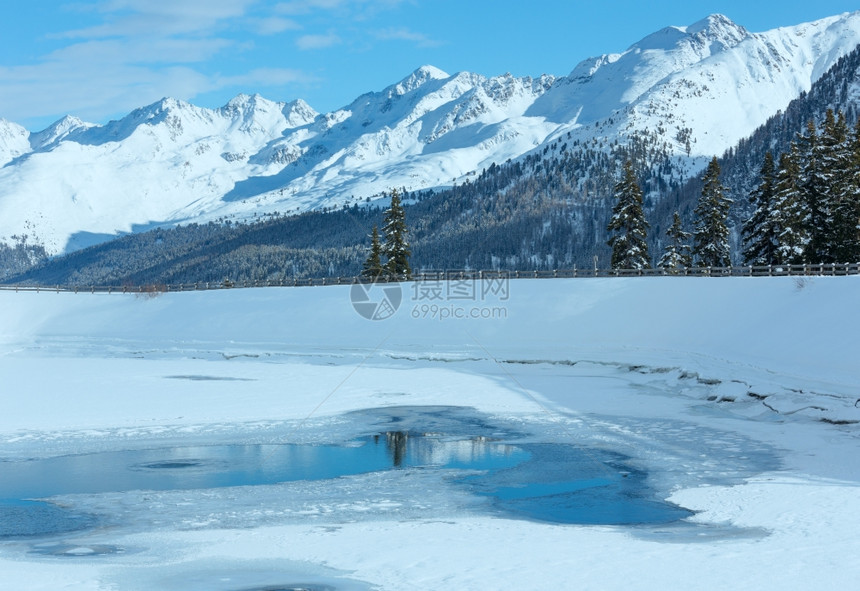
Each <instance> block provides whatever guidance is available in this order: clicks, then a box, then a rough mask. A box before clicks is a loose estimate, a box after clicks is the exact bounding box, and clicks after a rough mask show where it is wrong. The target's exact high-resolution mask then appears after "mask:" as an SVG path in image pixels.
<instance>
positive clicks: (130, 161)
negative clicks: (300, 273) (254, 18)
mask: <svg viewBox="0 0 860 591" xmlns="http://www.w3.org/2000/svg"><path fill="white" fill-rule="evenodd" d="M858 43H860V12H855V13H850V14H849V13H846V14H844V15H841V16H834V17H831V18H827V19H823V20H821V21H817V22H814V23H808V24H803V25H798V26H795V27H787V28H783V29H777V30H774V31H769V32H766V33H759V34H756V33H750V32H749V31H747V30H746V29H744V28H743V27H741V26H739V25H737V24H735V23H733V22H731V21H730V20H729V19H728V18H726V17H724V16H721V15H713V16H710V17H708V18H706V19H704V20H702V21H700V22H697V23H695V24H693V25H691V26H687V27H668V28H666V29H663V30H661V31H658V32H656V33H654V34H652V35H649V36H648V37H646V38H644V39H642V40H641V41H639V42H638V43H635V44H634V45H632V46H631V47H630V48H629V49H628V50H627V51H625V52H623V53H620V54H612V55H604V56H600V57H596V58H591V59H588V60H585V61H583V62H582V63H580V64H579V65H578V66H577V67H576V68H575V69H574V70H573V71H572V72H571V73H570V75H568V76H566V77H562V78H558V79H556V78H554V77H552V76H541V77H540V78H529V77H526V78H514V77H513V76H510V75H504V76H499V77H495V78H485V77H483V76H480V75H477V74H471V73H466V72H463V73H459V74H455V75H448V74H446V73H445V72H442V71H441V70H439V69H437V68H433V67H430V66H425V67H422V68H419V69H418V70H416V71H415V72H414V73H412V74H411V75H410V76H408V77H407V78H405V79H403V80H401V81H400V82H398V83H396V84H393V85H391V86H389V87H387V88H385V89H383V90H382V91H379V92H373V93H368V94H365V95H362V96H361V97H359V98H357V99H356V100H355V101H353V102H352V103H351V104H349V105H347V106H345V107H344V108H342V109H339V110H337V111H334V112H332V113H326V114H318V113H316V112H315V111H314V110H313V109H312V108H311V107H309V106H308V105H307V104H306V103H304V102H302V101H301V100H298V101H295V102H292V103H276V102H272V101H268V100H266V99H264V98H262V97H260V96H246V95H240V96H238V97H236V98H235V99H234V100H232V101H230V103H228V104H227V105H226V106H224V107H222V108H221V109H215V110H212V109H203V108H199V107H195V106H193V105H190V104H188V103H184V102H181V101H177V100H172V99H164V100H162V101H160V102H158V103H156V104H153V105H150V106H148V107H144V108H142V109H138V110H136V111H134V112H132V113H131V114H129V115H128V116H127V117H125V118H123V119H121V120H119V121H112V122H110V123H108V124H107V125H104V126H97V125H92V124H88V123H84V122H82V121H80V120H78V119H76V118H74V117H66V118H64V119H62V120H61V121H59V122H57V123H56V124H54V125H52V126H51V127H50V128H48V129H46V130H44V131H42V132H39V133H34V134H28V132H26V131H25V130H24V129H23V128H21V127H20V126H17V125H15V124H11V123H8V122H5V121H0V164H2V165H5V166H3V167H2V168H0V240H2V239H4V237H5V238H6V239H8V237H10V236H12V235H15V234H18V235H21V234H29V235H30V236H31V239H32V238H35V239H37V240H41V241H42V242H43V243H45V245H46V247H47V248H48V250H49V251H50V252H61V251H64V250H72V249H75V248H78V247H80V246H83V245H85V244H87V243H88V242H91V241H94V240H101V239H104V238H105V237H107V236H111V235H114V234H116V233H118V232H128V231H133V230H135V229H137V228H140V227H146V225H147V224H151V223H178V222H184V221H207V220H212V219H218V218H221V217H225V216H227V217H232V218H250V217H253V216H255V215H258V214H261V213H270V212H275V211H278V212H282V213H283V212H296V211H304V210H308V209H314V208H322V207H332V206H341V205H342V204H344V203H347V204H348V203H354V202H357V201H359V200H364V199H365V198H367V197H371V198H373V197H375V196H378V195H379V194H380V193H381V192H382V191H385V190H387V189H390V188H391V187H405V188H407V189H409V190H416V189H424V188H430V187H438V186H445V185H448V184H451V183H452V182H455V181H460V180H462V179H463V178H468V175H469V174H471V173H473V172H474V171H476V170H478V171H479V170H480V169H482V168H483V167H486V166H489V165H490V164H491V163H493V162H496V163H501V162H504V161H506V160H507V159H509V158H517V157H519V156H521V155H523V154H525V153H527V152H529V151H531V150H534V149H536V148H541V147H542V145H543V144H545V143H546V142H548V141H551V140H554V139H556V138H558V137H560V136H561V135H562V134H567V133H570V134H571V137H574V138H575V139H579V140H584V141H587V140H591V139H592V138H595V137H599V138H606V139H607V140H608V142H609V143H612V142H614V141H615V140H616V139H618V140H619V141H621V142H623V141H624V140H625V138H626V137H630V136H632V135H634V134H641V133H648V134H650V135H651V136H653V137H655V138H656V139H655V141H658V142H659V143H660V144H665V145H667V146H668V147H669V149H670V150H672V151H673V152H674V153H675V154H677V155H678V156H679V157H680V160H679V162H682V164H683V165H684V166H685V168H684V170H685V171H686V173H687V174H690V173H693V172H695V171H696V170H697V167H698V166H699V165H700V164H701V162H703V161H704V160H705V159H706V158H709V157H710V156H711V155H713V154H720V153H722V152H723V151H724V150H726V149H727V148H729V147H731V146H733V145H734V144H735V143H736V142H737V141H738V140H739V139H741V138H742V137H745V136H746V135H748V134H749V133H750V132H752V131H753V130H754V129H755V128H756V127H757V126H758V125H760V124H762V123H763V122H764V121H765V120H766V119H767V118H768V117H770V116H771V115H773V114H775V113H776V112H777V111H778V110H780V109H783V108H784V107H785V106H786V105H787V104H788V103H789V102H790V101H791V100H792V99H794V98H796V97H797V96H798V95H799V94H800V92H802V91H805V90H808V89H809V88H810V86H811V85H812V83H813V82H814V81H815V80H816V79H817V78H818V77H820V76H821V75H822V74H823V73H824V72H825V71H826V70H827V69H828V68H829V67H830V66H831V65H833V64H834V63H835V62H836V60H838V58H840V57H841V56H843V55H845V54H846V53H848V52H849V51H851V50H852V49H853V48H854V47H856V46H857V45H858Z"/></svg>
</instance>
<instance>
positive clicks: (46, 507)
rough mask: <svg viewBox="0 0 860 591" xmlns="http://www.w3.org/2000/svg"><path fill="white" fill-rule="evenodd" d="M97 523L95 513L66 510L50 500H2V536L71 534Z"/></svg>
mask: <svg viewBox="0 0 860 591" xmlns="http://www.w3.org/2000/svg"><path fill="white" fill-rule="evenodd" d="M96 523H97V519H96V517H95V516H93V515H87V514H82V513H76V512H73V511H67V510H65V509H61V508H60V507H57V506H55V505H51V504H49V503H42V502H38V501H22V500H17V499H0V539H2V538H10V537H22V538H26V537H38V536H44V535H55V534H65V533H72V532H76V531H81V530H85V529H88V528H91V527H93V526H94V525H96Z"/></svg>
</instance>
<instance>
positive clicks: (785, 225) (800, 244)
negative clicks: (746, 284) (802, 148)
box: [773, 143, 809, 265]
mask: <svg viewBox="0 0 860 591" xmlns="http://www.w3.org/2000/svg"><path fill="white" fill-rule="evenodd" d="M799 160H800V153H799V151H798V149H797V144H795V143H792V144H791V150H790V151H789V152H786V153H784V154H781V155H780V157H779V169H778V170H777V173H776V180H775V184H774V191H773V192H774V196H773V199H774V206H773V218H774V221H773V225H774V232H775V233H776V237H777V238H776V240H777V246H776V253H775V257H774V264H775V265H792V264H797V263H800V262H802V261H803V251H804V248H805V246H806V244H807V242H808V241H809V237H808V235H807V234H806V231H805V229H804V226H803V219H804V217H805V201H804V200H803V195H802V191H801V188H800V162H799Z"/></svg>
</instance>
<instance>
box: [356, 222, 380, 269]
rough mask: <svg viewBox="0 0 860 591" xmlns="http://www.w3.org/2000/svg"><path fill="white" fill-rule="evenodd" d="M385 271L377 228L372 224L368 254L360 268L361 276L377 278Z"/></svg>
mask: <svg viewBox="0 0 860 591" xmlns="http://www.w3.org/2000/svg"><path fill="white" fill-rule="evenodd" d="M384 273H385V268H384V267H383V266H382V246H381V245H380V243H379V230H378V229H377V228H376V226H373V231H372V232H371V234H370V254H368V255H367V260H365V261H364V265H363V266H362V268H361V276H362V277H363V278H365V279H373V280H376V279H379V278H380V277H381V276H382V275H383V274H384Z"/></svg>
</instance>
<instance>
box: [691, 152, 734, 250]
mask: <svg viewBox="0 0 860 591" xmlns="http://www.w3.org/2000/svg"><path fill="white" fill-rule="evenodd" d="M719 177H720V164H719V162H717V157H716V156H714V158H713V159H712V160H711V163H710V164H708V168H707V170H706V171H705V176H704V187H703V188H702V195H701V197H699V203H698V205H696V209H695V210H694V213H695V215H696V221H695V226H694V233H693V241H694V245H693V256H695V257H696V262H697V263H698V264H699V265H701V266H703V267H728V266H729V265H731V259H730V256H729V255H730V252H729V229H728V226H727V225H726V220H727V219H728V215H729V207H731V204H732V200H731V199H729V198H728V197H726V195H725V188H724V187H723V185H722V184H721V183H720V178H719Z"/></svg>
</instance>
